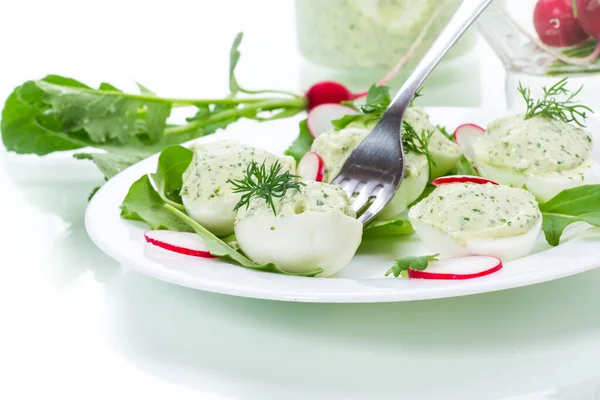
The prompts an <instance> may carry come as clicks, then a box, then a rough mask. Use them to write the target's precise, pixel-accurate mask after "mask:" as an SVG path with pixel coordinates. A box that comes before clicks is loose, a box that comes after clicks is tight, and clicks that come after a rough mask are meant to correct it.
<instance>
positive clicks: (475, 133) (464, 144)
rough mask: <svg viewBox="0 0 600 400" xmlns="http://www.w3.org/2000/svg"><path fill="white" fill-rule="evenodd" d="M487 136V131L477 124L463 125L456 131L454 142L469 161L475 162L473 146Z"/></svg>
mask: <svg viewBox="0 0 600 400" xmlns="http://www.w3.org/2000/svg"><path fill="white" fill-rule="evenodd" d="M483 135H485V129H483V128H482V127H480V126H479V125H475V124H463V125H461V126H459V127H458V128H456V130H455V131H454V141H455V142H456V144H457V145H458V147H459V148H460V151H461V152H462V153H463V154H464V155H465V157H466V158H467V160H469V161H473V157H474V154H473V144H474V143H475V140H477V139H479V138H480V137H482V136H483Z"/></svg>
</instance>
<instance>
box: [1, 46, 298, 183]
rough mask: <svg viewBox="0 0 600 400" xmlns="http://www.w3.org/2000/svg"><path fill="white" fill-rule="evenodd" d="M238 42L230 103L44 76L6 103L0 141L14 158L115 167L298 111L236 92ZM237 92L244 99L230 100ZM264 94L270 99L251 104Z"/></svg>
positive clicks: (280, 101)
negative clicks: (74, 153) (68, 156)
mask: <svg viewBox="0 0 600 400" xmlns="http://www.w3.org/2000/svg"><path fill="white" fill-rule="evenodd" d="M241 40H242V34H239V35H238V36H237V37H236V39H235V41H234V43H233V46H232V48H231V60H230V61H231V63H230V71H229V73H230V78H231V82H230V83H231V88H232V95H230V96H228V97H225V98H218V99H174V98H166V97H158V96H156V95H155V94H154V92H153V91H151V90H150V89H148V88H147V87H146V86H144V85H142V84H140V83H138V84H137V85H138V87H139V89H140V93H139V94H131V93H126V92H123V91H122V90H120V89H118V88H117V87H115V86H114V85H111V84H110V83H106V82H104V83H102V84H100V86H99V88H98V89H94V88H92V87H90V86H87V85H85V84H83V83H81V82H79V81H77V80H75V79H71V78H68V77H62V76H58V75H48V76H46V77H44V78H43V79H41V80H35V81H33V80H32V81H27V82H25V83H23V84H22V85H21V86H19V87H17V88H16V89H15V90H14V92H13V93H12V94H11V95H10V96H9V98H8V99H7V100H6V102H5V105H4V109H3V110H2V121H1V125H0V130H1V132H2V141H3V142H4V145H5V147H6V148H7V150H8V151H14V152H16V153H18V154H37V155H40V156H43V155H46V154H49V153H52V152H55V151H65V150H73V149H78V148H82V147H88V146H89V147H94V148H97V149H102V150H105V151H106V152H108V153H114V154H117V155H118V156H115V159H118V160H120V161H122V160H123V159H124V158H125V157H126V156H129V157H135V158H137V157H143V156H149V155H151V154H154V153H156V152H159V151H161V150H163V149H164V148H166V147H168V146H170V145H174V144H180V143H183V142H185V141H188V140H191V139H194V138H197V137H200V136H204V135H208V134H211V133H213V132H215V131H217V130H218V129H221V128H224V127H226V126H228V125H229V124H231V123H233V122H236V121H238V120H239V119H242V118H248V119H254V120H256V121H269V120H274V119H280V118H288V117H290V116H293V115H296V114H298V113H300V112H302V111H304V110H305V109H306V99H305V98H304V96H302V95H298V94H295V93H291V92H287V91H282V90H258V91H250V90H245V89H243V88H241V87H240V86H239V84H238V83H237V80H236V79H235V76H234V71H235V68H236V66H237V63H238V61H239V58H240V52H239V50H238V48H239V45H240V43H241ZM238 91H239V92H243V93H246V94H249V95H252V96H246V97H244V98H236V97H235V96H234V95H235V93H237V92H238ZM265 93H270V94H271V95H270V96H255V95H258V94H265ZM272 94H277V95H278V96H272ZM187 106H194V107H197V109H198V112H197V113H196V116H195V117H192V118H190V119H188V120H187V123H186V124H181V125H173V124H168V123H167V119H168V117H169V116H170V114H171V111H172V109H173V108H175V107H187ZM120 156H122V157H120ZM79 158H90V156H79ZM101 158H102V159H103V160H104V161H107V160H108V158H107V157H105V156H97V157H96V156H94V157H91V159H92V160H93V161H98V162H97V164H98V165H99V166H100V165H103V166H104V167H105V170H104V171H103V172H104V173H105V175H106V176H110V175H111V174H113V173H114V171H108V170H107V169H106V167H107V166H106V164H107V163H104V164H103V163H102V162H101V161H100V160H101ZM120 165H121V164H120Z"/></svg>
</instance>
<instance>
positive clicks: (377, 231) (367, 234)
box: [363, 219, 414, 239]
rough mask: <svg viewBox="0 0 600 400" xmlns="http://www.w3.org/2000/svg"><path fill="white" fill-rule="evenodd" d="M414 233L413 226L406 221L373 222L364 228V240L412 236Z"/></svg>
mask: <svg viewBox="0 0 600 400" xmlns="http://www.w3.org/2000/svg"><path fill="white" fill-rule="evenodd" d="M413 232H414V229H413V227H412V225H411V224H410V222H409V221H408V220H405V219H395V220H390V221H373V222H371V223H369V224H368V225H367V226H365V227H364V229H363V239H374V238H383V237H390V236H402V235H410V234H411V233H413Z"/></svg>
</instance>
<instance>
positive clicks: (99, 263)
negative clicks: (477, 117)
mask: <svg viewBox="0 0 600 400" xmlns="http://www.w3.org/2000/svg"><path fill="white" fill-rule="evenodd" d="M238 31H244V32H245V33H246V39H245V43H244V46H243V55H242V62H241V65H240V74H239V80H240V81H241V82H251V83H252V86H255V87H270V88H285V89H299V88H300V82H301V80H302V79H301V78H300V74H301V70H300V67H299V66H300V65H301V62H300V58H299V55H298V54H296V50H295V41H294V19H293V3H292V2H291V1H289V0H271V1H267V0H262V1H257V0H252V1H251V0H246V1H243V0H238V1H225V0H214V1H204V0H203V1H200V0H197V1H191V0H190V1H173V0H172V1H168V2H167V1H123V0H121V1H114V0H109V1H101V2H100V1H67V0H57V1H41V0H40V1H32V0H29V1H24V0H19V1H8V0H3V1H1V2H0V61H1V63H0V72H1V74H0V97H2V98H5V97H7V96H8V94H9V93H10V91H11V90H12V88H13V87H15V86H16V85H18V84H20V83H21V82H23V81H25V80H28V79H35V78H39V77H42V76H43V75H45V74H47V73H59V74H63V75H67V76H72V77H76V78H78V79H80V80H82V81H84V82H87V83H90V84H94V83H98V82H100V81H101V80H106V81H109V82H112V83H115V84H117V85H119V86H121V87H123V88H126V89H128V88H132V83H131V82H132V81H133V80H137V81H140V82H142V83H144V84H145V85H147V86H148V87H150V88H151V89H153V90H154V91H156V92H158V93H159V94H161V95H165V96H187V97H199V96H202V97H209V96H222V95H224V94H225V91H226V87H227V86H226V76H227V57H228V51H229V44H230V42H231V40H232V38H233V36H234V34H235V33H236V32H238ZM474 60H475V61H474V62H473V63H472V65H470V66H469V68H471V70H470V71H472V73H473V76H477V75H478V74H481V79H482V82H483V83H482V85H481V90H480V94H479V96H480V98H481V104H482V105H484V106H487V107H494V108H499V107H502V106H503V105H504V102H503V90H504V87H503V70H502V67H501V65H500V63H499V61H498V60H497V59H496V58H494V56H493V53H491V51H490V50H489V49H488V48H487V47H486V46H485V45H484V44H480V45H479V46H478V50H477V53H476V56H475V57H474ZM478 71H479V72H478ZM461 95H464V94H462V93H460V92H457V93H456V94H455V98H456V102H459V100H460V99H459V98H460V97H461ZM446 103H447V105H452V104H454V102H452V101H446ZM250 126H251V125H250V124H245V125H244V123H242V124H240V125H239V127H238V128H236V129H245V127H250ZM282 127H288V126H287V125H282ZM282 134H283V133H282ZM286 134H287V133H286ZM292 135H293V133H292ZM0 157H2V161H3V163H2V165H0V224H1V225H0V271H1V273H2V275H1V276H0V317H1V321H2V322H1V323H0V398H3V399H21V398H23V399H25V398H45V397H49V396H50V395H57V396H60V398H62V399H81V398H85V399H107V398H126V397H129V398H146V399H155V398H171V399H187V398H190V399H192V398H194V399H198V398H202V399H229V398H231V399H261V400H262V399H282V398H285V399H304V398H310V399H353V398H366V399H378V398H406V399H417V398H443V399H454V398H456V399H470V398H472V399H488V398H489V399H492V398H505V397H509V396H523V397H519V398H528V399H551V398H552V399H554V398H568V399H593V398H598V397H597V396H598V394H597V386H598V382H597V381H596V378H597V377H598V375H600V374H599V371H600V361H599V359H598V356H599V355H600V317H599V313H598V311H597V305H598V304H600V290H599V289H600V271H597V272H596V271H593V272H590V273H586V274H583V275H580V276H576V277H573V278H568V279H564V280H561V281H557V282H552V283H548V284H543V285H537V286H534V287H529V288H523V289H517V290H510V291H505V292H500V293H492V294H486V295H480V296H472V297H465V298H457V299H448V300H441V301H426V302H418V303H405V304H383V305H311V304H287V303H277V302H267V301H259V300H248V299H241V298H232V297H226V296H221V295H214V294H207V293H201V292H197V291H193V290H189V289H184V288H180V287H176V286H172V285H169V284H166V283H162V282H159V281H155V280H152V279H150V278H146V277H144V276H141V275H139V274H137V273H134V272H130V271H128V270H127V269H126V268H123V267H121V266H119V265H117V263H115V262H114V261H112V260H111V259H109V258H108V257H106V256H105V255H103V254H102V253H101V252H100V251H99V250H98V249H96V248H95V247H94V245H93V244H92V243H91V242H90V240H89V238H88V237H87V235H86V233H85V229H84V226H83V214H84V210H85V207H86V204H87V201H86V197H87V194H88V193H89V191H90V190H91V189H92V188H93V187H94V186H96V185H97V184H98V183H99V180H98V175H97V173H95V172H94V169H93V168H91V167H88V166H87V164H85V163H81V162H73V161H71V160H70V159H68V158H65V157H62V158H61V157H50V158H47V159H44V160H39V159H37V158H35V157H14V156H13V155H7V154H6V153H0ZM532 393H534V394H532ZM557 393H558V394H557Z"/></svg>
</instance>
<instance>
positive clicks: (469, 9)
mask: <svg viewBox="0 0 600 400" xmlns="http://www.w3.org/2000/svg"><path fill="white" fill-rule="evenodd" d="M492 1H493V0H463V1H462V2H461V4H460V6H459V7H458V10H456V12H455V13H454V15H453V16H452V19H451V20H450V22H448V25H446V27H445V28H444V30H443V31H442V33H440V35H439V36H438V38H437V39H436V40H435V42H434V43H433V45H432V46H431V47H430V48H429V50H428V51H427V53H426V54H425V56H424V57H423V59H422V60H421V61H420V62H419V64H418V65H417V67H416V68H415V70H414V71H413V73H412V74H411V75H410V77H409V78H408V79H407V80H406V82H404V85H402V87H401V88H400V91H399V92H398V94H396V97H394V99H393V100H392V104H391V105H390V107H389V109H388V111H391V113H392V114H397V112H400V116H401V115H402V114H403V113H404V110H405V109H406V107H408V105H409V104H410V102H411V101H412V99H413V97H414V95H415V93H416V92H417V90H418V89H419V88H420V87H421V85H422V84H423V82H425V79H427V77H428V76H429V74H430V73H431V71H433V70H434V68H435V67H436V66H437V65H438V64H439V63H440V61H441V60H442V58H443V57H444V56H445V55H446V53H448V51H449V50H450V49H451V48H452V46H454V44H455V43H456V41H457V40H458V39H459V38H460V37H461V36H462V35H463V34H464V33H465V31H466V30H467V28H469V26H471V24H472V23H473V21H475V20H476V19H477V17H478V16H479V14H481V13H482V12H483V10H485V8H486V7H487V6H488V5H489V4H490V3H491V2H492Z"/></svg>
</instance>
